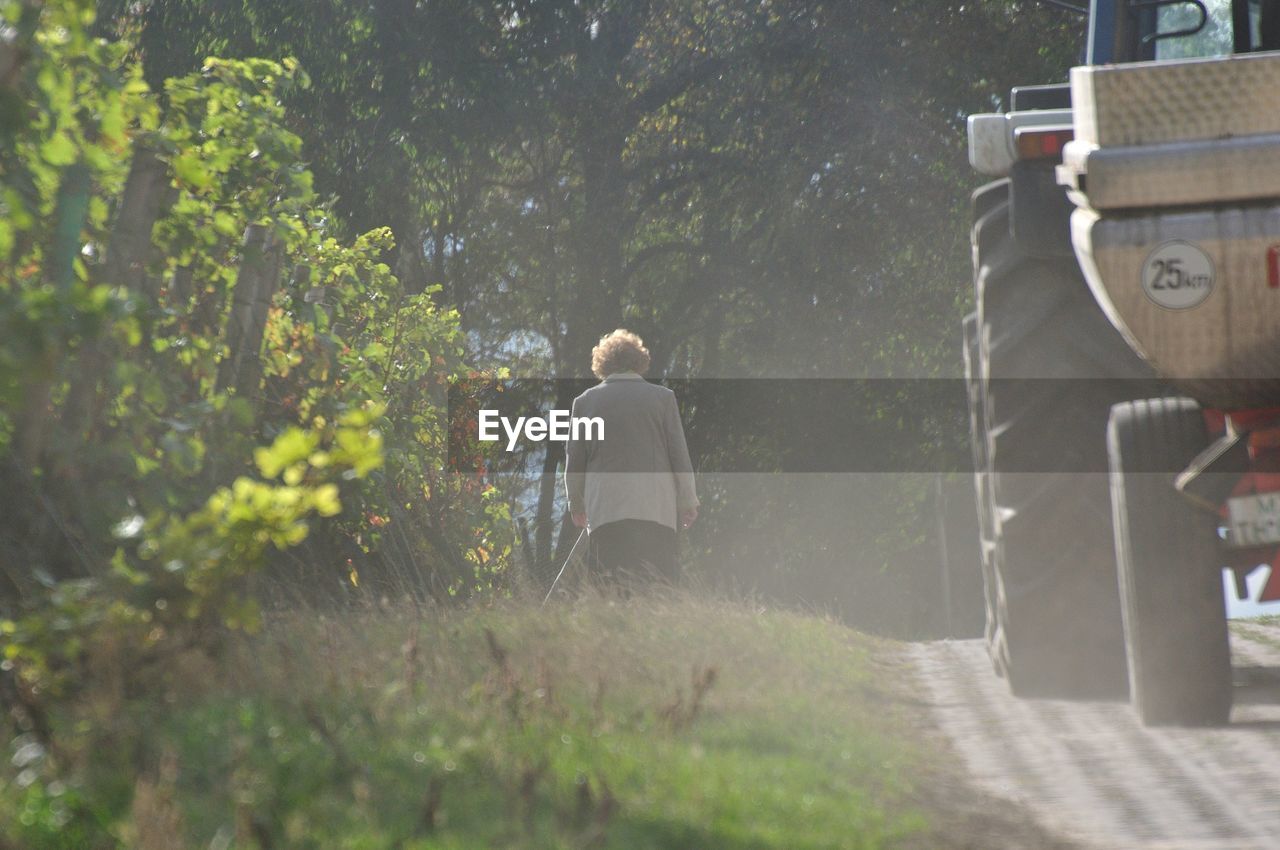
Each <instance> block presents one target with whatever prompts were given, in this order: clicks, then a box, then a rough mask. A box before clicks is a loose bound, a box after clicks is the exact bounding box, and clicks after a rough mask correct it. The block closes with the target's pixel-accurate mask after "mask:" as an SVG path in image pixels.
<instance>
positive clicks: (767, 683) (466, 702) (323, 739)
mask: <svg viewBox="0 0 1280 850" xmlns="http://www.w3.org/2000/svg"><path fill="white" fill-rule="evenodd" d="M879 648H883V647H880V646H878V645H877V643H875V642H874V641H873V640H871V639H869V638H866V637H863V636H860V635H858V634H856V633H854V632H851V631H849V630H848V629H846V628H844V627H842V626H840V625H838V624H837V623H835V622H833V621H831V620H829V619H826V618H822V617H816V616H808V615H803V614H798V613H786V612H780V611H771V610H765V609H764V608H763V607H761V606H759V605H756V604H753V603H749V602H726V601H716V600H711V599H707V598H701V597H698V596H695V595H690V594H676V593H666V594H643V595H639V596H634V597H632V598H629V599H626V600H622V599H618V598H611V597H609V596H607V595H602V594H598V593H593V592H588V593H587V594H586V595H584V596H582V597H581V598H579V599H577V600H576V601H573V602H571V603H555V604H552V605H550V606H548V607H546V608H541V607H539V606H538V605H537V604H536V603H530V602H523V601H512V602H504V603H500V604H493V605H489V606H485V607H474V608H471V609H469V610H461V611H458V610H452V611H445V610H439V609H418V608H415V607H413V606H396V605H385V604H384V605H381V606H373V607H370V608H367V609H365V610H360V611H350V612H343V613H341V614H338V615H335V614H333V613H321V612H316V611H293V612H289V613H278V614H276V615H275V616H274V617H272V618H270V620H269V622H268V625H267V627H266V628H265V630H264V631H263V632H262V633H261V634H259V635H257V636H255V637H252V638H244V639H240V640H236V641H233V642H232V643H231V644H229V645H228V646H226V648H225V649H224V650H223V651H222V653H221V654H220V655H219V656H218V657H216V658H211V657H208V655H206V654H204V653H201V652H195V651H185V652H183V653H177V654H175V655H174V656H173V657H172V658H170V659H169V660H168V662H167V663H166V664H165V665H164V669H163V670H157V671H153V672H152V673H151V674H150V675H149V676H148V677H146V678H145V679H140V678H139V677H138V676H137V675H129V671H117V674H109V673H108V672H107V671H106V669H105V668H104V673H103V681H102V684H101V686H97V687H95V688H94V689H92V690H91V691H90V696H89V697H88V698H83V699H81V700H79V701H78V702H77V703H76V704H74V705H72V706H69V707H68V708H67V709H66V710H65V711H64V712H63V713H62V714H61V715H60V716H58V717H57V718H56V721H55V723H56V726H57V730H56V731H57V733H58V734H57V736H56V739H57V740H59V741H61V742H62V743H61V744H60V745H59V746H60V749H61V752H58V753H45V754H43V755H42V757H41V758H40V759H32V760H31V762H30V763H27V764H24V765H23V766H21V768H18V767H15V768H14V769H12V770H9V771H7V772H6V773H4V774H3V779H2V780H0V781H2V782H3V786H2V787H0V836H4V837H6V838H7V840H8V841H9V842H10V843H11V844H14V845H15V846H20V847H24V848H25V847H31V848H40V847H50V848H52V847H58V848H64V847H65V848H70V847H76V848H80V847H109V846H127V847H138V848H143V850H162V848H163V850H169V848H174V850H176V849H177V848H195V847H208V848H223V850H226V849H227V848H278V847H299V848H351V850H365V848H405V850H427V848H431V850H444V848H451V850H462V848H485V847H494V848H619V849H620V850H621V848H626V850H638V848H723V849H724V850H736V848H743V850H747V848H751V850H766V849H769V850H772V848H777V850H805V849H806V848H815V850H816V848H877V847H889V846H899V845H900V844H903V843H904V842H905V843H910V844H912V846H920V847H925V846H929V847H935V846H936V847H942V846H947V845H946V844H945V842H944V843H937V842H938V841H941V839H939V838H938V835H939V833H938V832H937V831H936V830H935V829H932V828H930V827H929V825H928V823H927V822H926V818H925V817H924V814H923V813H922V811H921V807H920V805H919V800H920V798H919V796H918V795H917V794H916V793H915V789H913V780H914V779H915V778H918V777H920V776H923V775H925V773H926V771H932V770H933V768H930V767H929V766H928V764H927V763H928V757H927V756H928V754H927V753H926V752H925V751H924V750H923V748H920V747H919V746H918V745H916V744H914V743H912V742H911V738H912V734H913V732H912V729H911V727H910V726H909V725H908V724H907V722H906V721H905V720H904V718H903V716H902V704H901V702H900V701H899V700H898V699H897V697H896V696H895V693H894V690H895V688H896V687H897V686H898V682H897V681H895V678H896V674H895V673H894V672H893V668H892V666H889V667H886V666H885V664H886V662H884V661H883V660H881V661H877V660H876V658H875V657H873V656H874V654H875V653H876V652H877V649H879ZM102 654H103V656H104V660H103V664H109V656H110V653H109V651H108V650H107V649H106V648H104V650H103V652H102ZM133 672H134V673H136V672H137V671H133ZM113 681H114V682H115V683H116V684H115V685H113V684H112V682H113ZM29 737H30V736H28V738H29ZM28 742H29V741H28ZM23 771H25V773H23ZM931 775H932V774H931Z"/></svg>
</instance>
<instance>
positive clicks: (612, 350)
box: [591, 328, 649, 380]
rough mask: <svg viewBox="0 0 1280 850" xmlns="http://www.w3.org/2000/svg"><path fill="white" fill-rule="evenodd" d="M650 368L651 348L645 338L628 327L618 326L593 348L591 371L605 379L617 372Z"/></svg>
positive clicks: (641, 370)
mask: <svg viewBox="0 0 1280 850" xmlns="http://www.w3.org/2000/svg"><path fill="white" fill-rule="evenodd" d="M648 368H649V349H647V348H645V347H644V340H642V339H640V337H638V336H637V335H635V334H633V333H632V332H631V331H629V330H627V329H626V328H618V329H617V330H616V331H614V332H613V333H611V334H605V335H604V336H602V337H600V344H599V345H597V346H596V347H595V348H593V349H591V371H592V372H594V373H595V376H596V377H597V378H600V379H601V380H604V379H605V378H607V377H609V376H610V375H612V374H613V373H615V372H639V373H640V374H641V375H643V374H644V373H645V370H646V369H648Z"/></svg>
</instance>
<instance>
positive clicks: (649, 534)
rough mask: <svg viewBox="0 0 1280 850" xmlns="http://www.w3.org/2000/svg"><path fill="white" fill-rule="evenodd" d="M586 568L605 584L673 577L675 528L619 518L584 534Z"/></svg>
mask: <svg viewBox="0 0 1280 850" xmlns="http://www.w3.org/2000/svg"><path fill="white" fill-rule="evenodd" d="M587 572H588V574H589V575H590V576H591V577H592V578H594V579H596V580H597V581H601V582H604V583H607V584H637V583H648V582H651V581H660V582H667V583H670V584H674V583H675V581H676V530H675V529H674V528H671V527H670V526H666V525H663V524H662V523H660V522H650V521H649V520H645V519H620V520H617V521H616V522H607V523H605V524H604V525H601V526H599V527H598V528H593V529H592V530H591V533H590V534H589V535H587Z"/></svg>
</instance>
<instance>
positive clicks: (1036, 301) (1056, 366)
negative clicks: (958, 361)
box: [972, 180, 1153, 699]
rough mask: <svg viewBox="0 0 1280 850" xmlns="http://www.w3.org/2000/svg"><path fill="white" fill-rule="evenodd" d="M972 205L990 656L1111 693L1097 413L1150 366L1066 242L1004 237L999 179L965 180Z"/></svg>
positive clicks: (1011, 674)
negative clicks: (979, 184) (1041, 247)
mask: <svg viewBox="0 0 1280 850" xmlns="http://www.w3.org/2000/svg"><path fill="white" fill-rule="evenodd" d="M974 211H975V215H976V221H975V223H974V227H973V233H972V238H973V249H974V267H975V286H976V296H977V304H978V323H977V331H978V369H979V378H980V381H979V383H980V385H981V395H982V405H983V409H982V414H983V421H982V423H981V426H980V428H981V433H982V444H983V445H982V448H983V450H984V451H985V458H984V463H985V468H986V481H985V482H983V483H982V484H984V485H985V487H986V489H987V495H986V498H987V500H988V503H989V510H990V522H991V526H992V539H993V543H994V546H993V548H992V552H991V556H990V557H991V561H992V563H991V567H990V569H989V574H990V577H991V579H992V582H991V584H992V586H991V588H990V589H989V597H991V598H993V604H994V609H995V610H994V612H993V614H992V617H991V621H990V622H989V623H988V633H989V635H990V638H989V648H990V652H991V657H992V661H993V663H994V665H995V667H996V669H997V672H998V673H1000V674H1002V675H1003V676H1005V677H1006V678H1007V679H1008V681H1009V684H1010V687H1011V689H1012V691H1013V693H1014V694H1016V695H1018V696H1026V697H1058V698H1116V699H1122V698H1124V696H1125V694H1126V692H1127V688H1128V679H1127V673H1126V665H1125V655H1124V643H1123V627H1122V624H1121V616H1120V599H1119V593H1118V592H1117V578H1116V569H1115V553H1114V548H1113V545H1112V530H1111V511H1110V505H1109V500H1108V481H1107V473H1106V470H1107V460H1106V427H1107V417H1108V415H1109V413H1110V410H1111V406H1112V405H1113V404H1115V403H1118V402H1120V401H1125V400H1128V399H1131V398H1134V397H1140V396H1135V392H1134V386H1135V383H1141V382H1143V381H1146V380H1151V379H1152V378H1153V374H1152V372H1151V370H1150V368H1149V367H1148V366H1147V365H1146V364H1145V363H1144V362H1143V361H1142V360H1141V359H1140V358H1139V357H1138V356H1137V355H1136V354H1134V353H1133V352H1132V350H1131V349H1130V348H1129V346H1128V345H1127V344H1126V343H1125V342H1124V340H1123V338H1122V337H1121V336H1120V334H1119V332H1117V331H1116V330H1115V328H1114V327H1113V326H1112V325H1111V323H1110V322H1109V321H1108V320H1107V318H1106V317H1105V316H1104V315H1103V313H1102V310H1101V309H1100V308H1099V307H1098V305H1097V303H1096V302H1095V301H1094V299H1093V295H1092V293H1091V292H1090V290H1089V288H1088V285H1087V284H1086V283H1085V280H1084V278H1083V276H1082V275H1081V273H1080V269H1079V267H1078V265H1077V264H1076V261H1075V258H1074V257H1073V256H1071V255H1070V254H1069V253H1067V252H1066V251H1063V252H1060V253H1058V254H1054V255H1048V256H1045V255H1036V254H1033V253H1031V252H1030V251H1028V250H1027V249H1026V248H1025V247H1023V246H1022V245H1020V244H1019V243H1018V242H1017V240H1015V239H1014V238H1013V235H1012V232H1011V230H1010V202H1009V181H1007V180H1003V181H998V182H996V183H993V184H990V185H988V186H986V187H984V188H983V189H980V190H978V192H977V193H975V196H974ZM1064 237H1065V234H1064ZM1150 392H1151V390H1149V389H1148V390H1146V393H1147V394H1149V393H1150ZM1068 470H1070V471H1068Z"/></svg>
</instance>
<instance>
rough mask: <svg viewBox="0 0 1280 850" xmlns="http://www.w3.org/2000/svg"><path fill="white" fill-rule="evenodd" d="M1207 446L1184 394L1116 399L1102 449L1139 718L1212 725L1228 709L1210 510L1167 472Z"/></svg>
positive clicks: (1214, 523) (1227, 665)
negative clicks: (1177, 486) (1104, 449)
mask: <svg viewBox="0 0 1280 850" xmlns="http://www.w3.org/2000/svg"><path fill="white" fill-rule="evenodd" d="M1208 444H1209V436H1208V433H1207V430H1206V428H1205V423H1204V417H1203V416H1202V415H1201V413H1200V408H1199V406H1198V405H1197V404H1196V403H1195V402H1193V401H1191V400H1190V399H1185V398H1158V399H1151V400H1148V401H1133V402H1126V403H1124V404H1118V405H1116V406H1115V408H1113V409H1112V411H1111V422H1110V425H1109V426H1108V429H1107V452H1108V454H1109V456H1110V465H1111V505H1112V510H1113V512H1114V514H1115V520H1114V521H1115V547H1116V561H1117V565H1118V568H1119V572H1120V598H1121V604H1122V606H1123V611H1124V632H1125V647H1126V650H1127V653H1128V660H1129V694H1130V699H1131V700H1132V702H1133V706H1134V708H1135V709H1136V710H1137V712H1138V716H1139V717H1140V718H1141V719H1142V722H1143V723H1144V724H1146V725H1148V726H1170V725H1175V726H1206V725H1208V726H1212V725H1220V724H1223V723H1226V722H1227V719H1228V717H1229V715H1230V714H1231V652H1230V647H1229V645H1228V637H1227V614H1226V602H1225V600H1224V598H1223V592H1222V557H1221V553H1220V552H1219V551H1218V542H1217V540H1218V518H1217V517H1216V516H1214V515H1213V514H1212V513H1209V512H1208V511H1205V510H1201V509H1199V508H1196V507H1194V506H1193V505H1191V504H1190V503H1189V502H1187V500H1186V499H1185V498H1184V497H1183V496H1182V495H1181V494H1179V493H1178V492H1177V491H1176V490H1175V489H1174V486H1173V480H1174V476H1175V475H1176V474H1177V472H1178V471H1180V470H1181V469H1183V468H1184V467H1185V466H1186V465H1187V464H1188V463H1190V462H1191V460H1192V458H1194V457H1195V456H1196V455H1197V454H1199V453H1200V452H1201V451H1203V450H1204V448H1205V447H1206V446H1207V445H1208Z"/></svg>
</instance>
